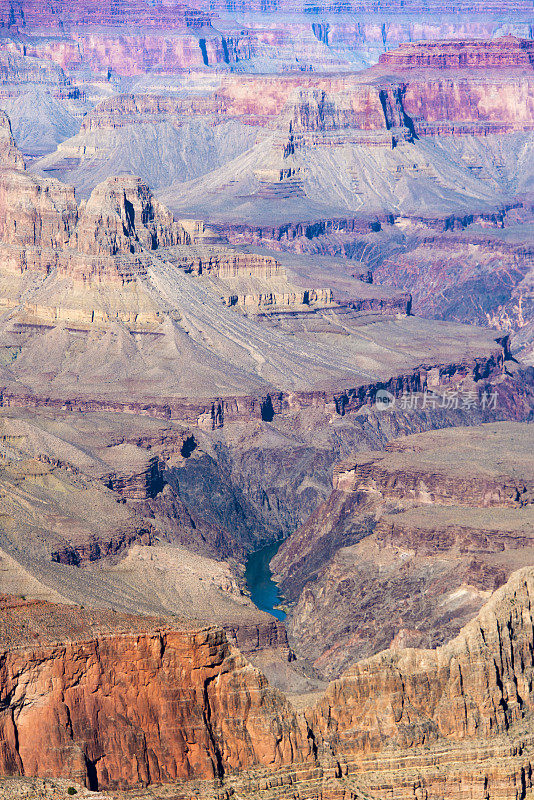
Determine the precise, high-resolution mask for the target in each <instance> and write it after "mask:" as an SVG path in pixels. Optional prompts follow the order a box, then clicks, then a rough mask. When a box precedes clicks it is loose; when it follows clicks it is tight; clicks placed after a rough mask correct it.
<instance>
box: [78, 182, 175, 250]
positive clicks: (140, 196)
mask: <svg viewBox="0 0 534 800" xmlns="http://www.w3.org/2000/svg"><path fill="white" fill-rule="evenodd" d="M186 240H187V235H186V233H185V231H184V230H183V229H182V228H181V227H180V226H179V225H178V224H176V223H174V220H173V216H172V214H171V213H170V212H169V211H168V210H167V209H166V208H165V207H164V206H162V205H161V203H159V202H158V201H157V200H155V198H154V197H153V196H152V192H151V191H150V189H149V188H148V186H146V184H144V183H143V181H141V179H140V178H137V177H130V176H126V177H119V178H108V180H107V181H105V182H104V183H102V184H100V185H99V186H98V187H97V188H96V189H95V190H94V192H93V193H92V195H91V197H90V198H89V200H88V202H87V204H86V205H85V206H84V208H83V211H82V213H81V214H80V220H79V223H78V225H77V227H76V231H75V232H74V235H73V237H72V240H71V242H70V244H71V245H72V246H73V247H74V248H75V249H76V250H78V251H79V252H81V253H87V254H91V255H111V256H114V255H117V254H118V253H134V252H136V251H139V250H141V249H142V248H145V249H148V250H155V249H156V248H158V247H167V246H169V245H174V244H178V243H179V242H182V241H186Z"/></svg>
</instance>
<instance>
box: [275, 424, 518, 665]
mask: <svg viewBox="0 0 534 800" xmlns="http://www.w3.org/2000/svg"><path fill="white" fill-rule="evenodd" d="M531 452H532V428H531V426H530V425H526V426H525V425H521V424H520V425H514V424H506V423H502V424H501V423H498V424H496V425H484V426H480V427H473V428H451V429H448V430H442V431H434V432H429V433H422V434H416V435H414V436H408V437H405V438H403V439H399V440H396V441H392V442H389V443H388V444H386V446H385V449H384V451H382V452H380V453H359V454H358V455H357V456H355V457H354V459H353V460H351V461H350V462H346V463H345V464H340V465H338V466H336V467H335V468H334V490H333V492H332V494H331V496H330V497H329V498H328V500H327V501H326V502H325V503H323V505H322V506H320V507H319V508H318V509H317V511H316V512H315V513H314V514H312V515H311V516H310V518H309V520H308V521H307V522H306V523H305V525H304V526H303V527H302V528H300V529H299V530H298V531H296V532H295V533H294V534H292V536H290V537H289V539H288V540H287V541H286V542H285V544H284V545H283V546H282V548H281V549H280V551H279V553H278V554H277V555H276V557H275V558H274V559H273V562H272V564H273V569H274V570H275V572H276V574H277V578H278V580H279V581H280V583H281V588H282V591H283V593H284V595H285V596H286V597H287V598H288V599H293V600H295V601H296V603H295V606H294V608H293V609H292V610H291V612H290V618H289V625H288V628H289V632H290V635H291V638H292V641H293V643H294V648H295V650H296V652H297V653H298V654H299V655H301V656H304V657H306V658H308V659H310V661H311V662H312V663H313V666H314V668H315V669H316V670H318V671H320V672H321V673H322V674H323V675H325V676H328V677H334V676H335V675H336V674H338V673H339V671H340V670H342V669H345V668H346V667H347V666H349V665H350V664H351V663H352V662H354V661H355V660H357V659H358V658H362V657H365V656H367V655H371V654H372V653H376V652H377V651H379V650H381V649H384V648H386V647H389V646H391V647H398V646H403V645H413V646H417V647H419V646H423V645H424V646H427V647H436V646H438V645H441V644H443V643H444V642H446V641H447V640H448V639H449V638H451V637H452V636H454V635H455V634H456V633H457V632H458V630H459V629H460V627H461V626H462V625H464V624H465V623H466V622H467V621H468V620H469V619H471V617H472V616H473V614H475V613H476V611H477V610H478V609H479V608H480V606H481V605H482V604H483V603H484V602H485V601H486V599H487V598H488V596H489V595H490V594H491V592H492V591H495V590H496V589H497V588H498V587H499V586H501V585H502V584H503V583H504V582H505V581H506V580H507V578H508V577H509V575H510V573H511V572H512V571H513V570H514V569H518V568H520V567H522V566H524V565H526V564H530V563H531V562H532V557H533V553H532V538H531V537H532V525H533V517H532V511H533V506H532V500H533V494H532V492H533V483H532V469H531V460H532V459H531Z"/></svg>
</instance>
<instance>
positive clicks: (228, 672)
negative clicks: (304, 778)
mask: <svg viewBox="0 0 534 800" xmlns="http://www.w3.org/2000/svg"><path fill="white" fill-rule="evenodd" d="M45 605H46V608H44V606H45ZM38 606H39V608H38V609H37V611H38V612H40V614H41V616H42V615H43V614H44V613H46V616H47V620H46V628H48V629H49V630H54V628H55V629H58V630H61V626H62V623H61V618H63V620H64V624H65V626H66V628H67V629H70V628H72V627H73V623H72V620H71V619H65V618H66V617H67V618H69V617H71V616H72V617H74V618H78V616H79V615H80V614H81V615H82V617H84V615H85V616H87V614H86V612H79V611H74V612H70V611H67V609H66V608H62V607H60V606H51V605H48V604H38ZM2 613H3V615H5V614H6V611H5V609H2ZM11 616H13V612H11ZM20 616H24V617H25V619H26V616H27V613H26V611H25V609H24V604H23V607H22V612H21V613H20V614H18V615H16V620H15V621H17V620H18V617H20ZM35 616H36V615H35V613H32V614H31V615H30V616H29V617H28V619H29V620H30V622H29V626H30V628H32V627H33V628H34V629H35ZM108 616H109V615H108ZM18 621H19V622H20V620H18ZM84 625H85V618H84V619H82V620H81V624H80V627H81V628H83V626H84ZM131 627H134V630H135V628H137V632H130V633H125V632H121V633H114V634H113V633H112V634H106V635H102V634H101V635H97V636H92V637H90V638H88V639H84V640H80V639H79V633H80V631H79V630H73V633H74V639H75V640H74V641H73V640H71V641H63V642H62V643H59V644H55V643H52V642H49V641H45V640H44V639H43V637H39V635H38V634H34V636H36V637H37V641H36V643H35V644H32V645H27V646H25V645H24V644H20V642H17V641H15V642H14V644H15V645H16V644H18V645H19V646H18V647H17V646H14V647H12V649H9V650H6V649H4V650H3V652H2V653H0V704H1V705H0V707H1V709H2V710H1V711H0V773H1V774H4V775H5V774H25V775H41V776H65V777H72V778H77V779H78V780H80V781H81V782H83V783H85V784H86V785H87V786H88V787H89V788H93V789H96V788H101V787H113V786H116V787H120V786H135V785H140V784H146V783H149V782H153V781H168V780H172V779H178V778H179V779H187V778H195V777H199V778H212V777H216V776H222V775H223V774H225V773H227V772H231V771H233V770H237V769H243V768H245V767H248V766H251V765H254V764H261V765H265V766H270V767H272V768H274V767H276V766H277V765H282V764H284V763H289V762H291V761H292V760H294V759H296V760H306V759H307V758H308V757H309V755H310V754H309V748H308V744H307V741H306V739H305V737H304V738H303V736H302V734H301V731H300V729H299V727H298V725H297V722H296V719H295V716H294V714H293V713H292V712H291V711H290V708H289V706H288V705H287V703H286V701H285V700H284V698H283V697H282V696H281V695H280V694H278V693H277V692H276V691H274V690H272V689H270V687H269V686H268V684H267V682H266V680H265V678H264V677H263V676H262V674H261V673H260V672H259V671H258V670H256V669H255V668H254V667H252V666H251V665H250V664H249V663H248V662H246V661H245V659H244V658H243V657H242V656H241V655H240V654H239V652H238V651H236V650H233V649H232V648H230V647H229V645H228V642H227V639H226V636H225V634H224V632H222V631H217V630H208V629H206V630H193V631H188V630H153V631H150V630H148V631H147V625H146V622H145V623H142V622H141V623H139V621H137V622H135V620H134V623H133V625H132V626H131ZM13 629H14V628H13V624H11V627H10V628H9V630H11V636H12V637H13ZM15 633H16V625H15ZM76 633H77V634H78V636H76ZM67 635H68V634H67ZM64 636H65V634H64ZM23 638H24V637H23ZM15 639H16V636H15Z"/></svg>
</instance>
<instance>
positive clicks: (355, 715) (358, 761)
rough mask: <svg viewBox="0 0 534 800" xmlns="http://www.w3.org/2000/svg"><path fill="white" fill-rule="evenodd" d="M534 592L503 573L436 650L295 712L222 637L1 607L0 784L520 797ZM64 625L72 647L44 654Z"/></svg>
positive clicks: (350, 680) (366, 669) (526, 754)
mask: <svg viewBox="0 0 534 800" xmlns="http://www.w3.org/2000/svg"><path fill="white" fill-rule="evenodd" d="M533 593H534V583H533V575H532V569H531V568H528V569H524V570H521V571H519V572H517V573H515V574H514V575H513V576H512V577H511V579H510V581H509V582H508V583H507V584H506V585H505V586H503V587H502V588H501V589H499V590H498V591H497V592H496V593H495V594H494V595H493V597H492V598H491V599H490V600H489V602H488V603H487V604H486V605H485V606H484V608H483V609H482V610H481V611H480V613H479V614H478V616H477V617H476V618H475V619H474V620H473V621H472V622H470V623H469V624H468V625H466V626H465V627H464V628H463V629H462V631H461V632H460V634H459V635H458V636H457V637H456V638H455V639H453V640H452V641H451V642H450V643H449V644H447V645H445V646H444V647H441V648H438V649H437V650H433V651H431V650H417V649H397V650H388V651H385V652H382V653H380V654H378V655H377V656H375V657H373V658H371V659H367V660H365V661H362V662H359V663H358V664H356V665H354V666H353V667H351V668H350V669H349V670H348V671H347V672H346V673H345V674H344V675H343V676H342V677H341V678H339V679H338V680H335V681H333V682H332V683H331V684H330V685H329V687H328V688H327V690H326V692H325V694H324V695H323V696H322V697H321V698H320V699H319V701H318V702H317V704H316V705H315V706H314V707H308V708H305V709H304V710H303V711H302V712H300V713H296V712H295V711H294V709H293V708H292V707H291V706H290V705H289V704H288V703H287V702H286V701H285V700H284V698H283V696H281V695H280V694H279V693H277V692H275V691H273V690H272V689H270V688H269V687H268V686H267V685H266V683H265V679H264V678H263V677H262V675H261V673H259V672H258V671H257V670H255V669H254V668H253V667H251V666H250V665H249V664H247V662H246V661H245V660H244V659H243V657H242V656H240V655H239V653H238V652H237V651H235V650H233V649H232V648H230V647H229V646H228V644H227V642H226V638H225V635H224V633H223V632H222V631H217V630H214V629H212V630H202V631H199V630H189V631H188V630H178V629H175V630H168V629H165V628H160V629H159V630H158V629H151V628H150V626H151V625H153V623H152V622H151V621H149V620H145V621H144V622H142V621H141V620H139V619H138V618H137V619H135V618H132V617H130V618H125V617H124V615H114V616H113V615H111V614H110V613H109V612H105V613H101V614H100V619H99V618H98V615H95V614H94V612H83V611H79V610H74V613H73V611H72V610H71V611H69V613H68V616H66V608H65V607H63V608H62V607H61V606H50V605H43V604H39V603H35V602H34V603H28V602H21V601H20V600H13V599H10V598H3V601H2V603H1V604H0V610H1V612H2V618H3V625H4V627H5V626H6V623H7V625H8V626H9V630H10V640H11V648H10V649H6V650H4V652H3V654H2V661H1V673H2V690H1V691H2V697H3V699H4V701H5V705H4V710H3V712H2V727H1V742H2V748H1V751H0V752H1V756H0V758H1V761H0V764H1V770H2V772H3V774H4V775H5V774H20V773H21V771H22V769H24V771H25V774H26V775H32V774H40V775H51V774H52V775H53V774H55V775H58V776H64V777H68V778H70V779H71V780H78V781H80V782H82V783H85V784H86V785H87V786H89V787H90V788H92V789H97V788H98V789H105V788H106V787H126V786H130V787H136V786H137V787H139V788H138V791H139V792H140V795H141V797H144V793H143V790H142V788H141V787H142V786H143V785H145V784H146V783H147V782H153V781H154V782H158V781H163V782H168V781H173V780H175V781H176V780H178V781H179V782H178V783H177V784H175V792H177V796H178V797H192V796H194V793H195V791H196V792H198V791H199V790H200V791H201V792H202V790H203V791H204V794H202V795H201V796H205V797H209V798H211V797H221V794H220V792H221V791H222V792H223V794H222V796H223V797H224V796H225V795H224V792H230V796H231V793H232V792H237V793H238V794H239V796H242V797H244V798H245V799H246V800H249V798H254V797H256V798H257V797H258V796H262V797H265V798H266V799H267V800H271V798H275V797H276V798H280V800H286V799H287V798H289V797H293V796H294V795H295V793H302V792H304V791H305V792H307V795H306V796H310V797H314V798H317V799H318V800H319V799H320V800H334V799H337V800H339V798H344V799H345V800H347V798H350V797H354V796H355V795H356V796H358V794H359V793H362V792H363V793H364V794H367V795H368V796H371V797H372V796H374V793H375V792H377V791H378V792H382V793H383V792H384V791H386V792H388V793H390V794H391V795H392V796H394V797H395V798H398V799H399V800H404V798H408V797H410V796H412V797H413V792H414V786H415V787H416V790H417V791H418V792H422V793H423V794H422V796H427V797H434V796H441V795H440V792H441V793H443V792H445V793H446V794H447V796H461V792H462V791H463V792H465V789H466V787H469V791H471V792H473V796H479V793H480V792H484V793H485V796H486V797H487V798H491V799H492V800H493V798H504V797H507V796H508V797H509V796H511V795H510V793H511V792H514V791H515V788H514V787H517V796H518V797H519V796H521V791H523V792H526V791H527V790H528V789H529V788H530V787H531V786H532V762H533V757H532V736H531V733H529V728H528V725H529V724H530V723H529V721H530V720H531V715H532V691H531V687H532V673H533V670H534V662H533V659H532V648H533V645H534V642H533V640H532V630H533V622H532V616H531V610H530V607H531V605H532V597H533ZM45 616H46V617H47V618H48V620H49V622H48V634H44V635H43V634H41V635H40V636H39V637H38V640H37V641H35V642H34V643H33V644H32V645H31V648H29V647H28V644H27V641H26V639H27V627H26V626H25V624H24V623H25V622H26V624H27V622H28V621H31V624H32V626H33V627H34V629H35V626H36V624H37V625H39V624H40V622H41V621H42V620H44V619H45ZM65 626H66V629H68V630H69V631H70V636H71V640H70V641H69V642H67V643H61V642H58V641H54V635H55V633H56V631H58V630H61V629H62V628H65ZM37 629H38V628H37ZM113 629H115V630H113ZM88 631H91V632H92V636H91V637H89V638H87V637H86V638H83V637H82V638H81V637H80V634H82V633H83V632H88ZM178 675H179V676H180V679H179V681H178V682H177V680H176V678H177V676H178ZM43 694H46V701H45V702H44V703H43V702H42V700H41V702H39V703H36V702H35V699H36V698H37V697H40V698H42V697H43ZM117 708H119V709H120V714H119V715H118V716H117ZM112 709H113V710H112ZM156 719H157V724H156ZM51 721H52V725H51ZM243 721H244V722H243ZM41 730H42V731H43V737H42V739H41V742H40V746H39V754H37V752H36V749H35V742H36V739H35V735H36V734H37V733H38V732H39V731H41ZM169 756H171V757H169ZM436 759H438V762H439V767H440V768H439V769H437V768H436V763H437V762H436ZM251 767H254V769H253V770H251V769H250V768H251ZM194 778H197V779H198V778H203V779H205V780H206V779H207V780H206V782H205V783H202V784H198V783H194V782H192V783H191V784H189V783H188V780H191V779H194ZM213 778H217V779H218V781H217V783H213V782H211V781H210V779H213ZM169 788H171V787H169ZM152 791H154V790H152ZM147 796H148V795H147ZM480 796H483V795H482V794H480ZM514 796H515V795H514Z"/></svg>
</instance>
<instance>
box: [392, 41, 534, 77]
mask: <svg viewBox="0 0 534 800" xmlns="http://www.w3.org/2000/svg"><path fill="white" fill-rule="evenodd" d="M378 63H379V65H380V66H383V67H385V66H387V67H395V68H400V69H410V68H414V67H415V68H430V69H449V70H450V69H475V70H478V69H482V70H485V69H503V68H506V69H508V68H512V69H527V70H534V42H533V41H529V40H528V39H519V38H517V37H516V36H503V37H501V38H500V39H494V40H491V41H476V40H474V41H473V40H471V41H470V40H465V41H444V42H413V43H412V42H410V43H406V44H402V45H401V46H400V47H398V48H396V49H395V50H390V51H389V52H387V53H382V54H381V55H380V58H379V60H378Z"/></svg>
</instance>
